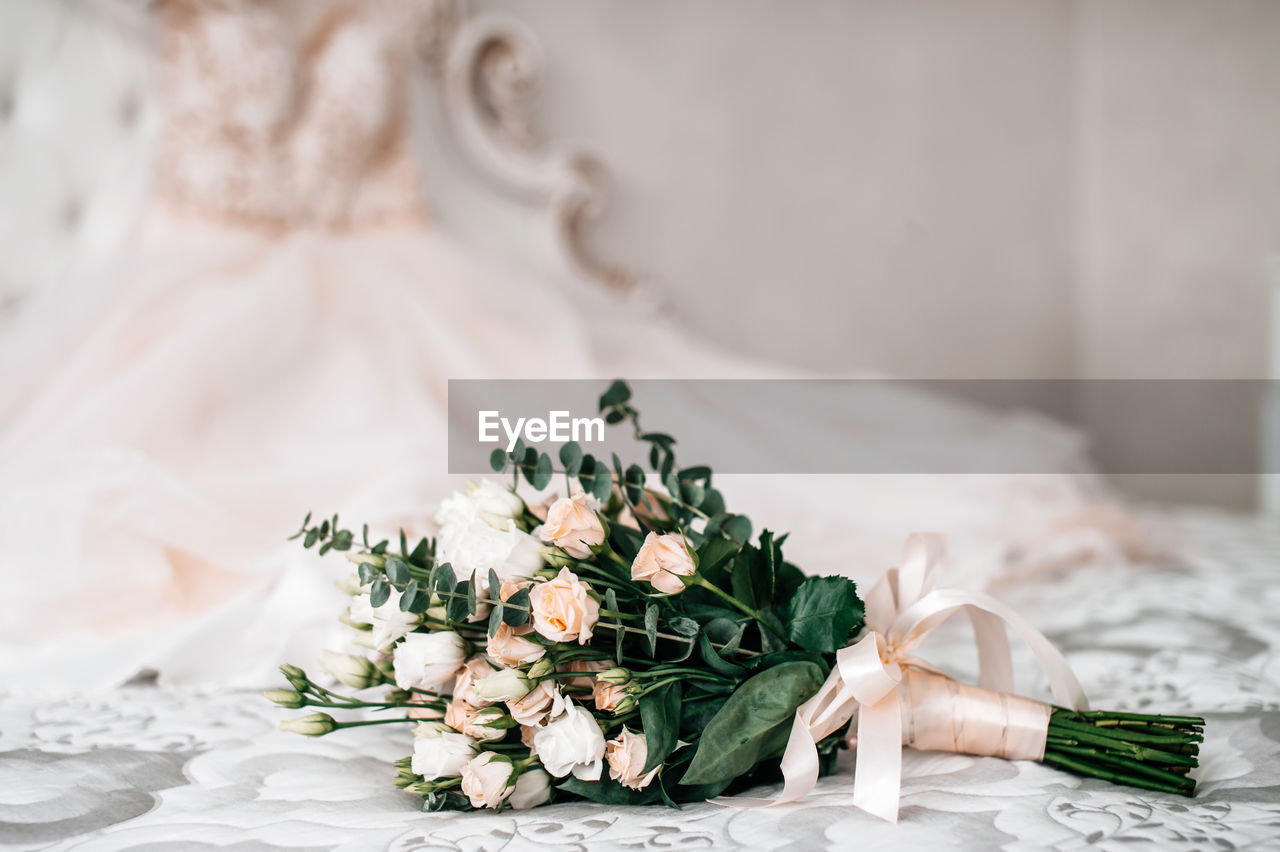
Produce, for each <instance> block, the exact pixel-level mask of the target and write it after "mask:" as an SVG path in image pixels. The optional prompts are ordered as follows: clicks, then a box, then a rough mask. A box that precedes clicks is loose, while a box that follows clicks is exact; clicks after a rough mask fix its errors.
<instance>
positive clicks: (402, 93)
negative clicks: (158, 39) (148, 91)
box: [157, 0, 424, 228]
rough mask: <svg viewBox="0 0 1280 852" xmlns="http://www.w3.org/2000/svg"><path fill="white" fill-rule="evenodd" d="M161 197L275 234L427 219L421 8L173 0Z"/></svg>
mask: <svg viewBox="0 0 1280 852" xmlns="http://www.w3.org/2000/svg"><path fill="white" fill-rule="evenodd" d="M162 10H163V11H162V21H163V24H162V26H163V30H162V49H161V74H162V80H161V84H162V89H163V92H164V100H165V108H166V111H165V125H164V129H163V131H162V137H161V145H160V157H159V165H158V172H157V197H158V199H159V201H160V202H161V204H162V205H164V206H165V207H166V208H169V209H172V210H176V211H179V212H181V213H184V214H190V215H195V216H199V217H206V218H213V219H220V220H229V221H234V222H239V223H243V224H252V225H260V226H267V227H282V228H288V227H297V226H327V227H352V226H363V225H370V224H381V223H388V222H399V221H405V220H412V219H419V218H421V217H423V215H424V203H423V199H422V189H421V182H420V180H419V173H418V170H417V168H416V166H415V163H414V161H413V157H412V153H411V146H410V142H409V132H408V129H409V114H408V106H409V97H410V84H411V74H412V71H413V68H414V58H415V45H416V44H418V43H420V42H419V41H418V38H419V36H420V34H421V26H422V21H421V17H422V16H421V12H420V10H421V4H420V3H418V2H415V0H372V2H369V0H366V2H359V3H356V2H342V1H341V0H170V2H167V3H165V4H164V5H163V6H162Z"/></svg>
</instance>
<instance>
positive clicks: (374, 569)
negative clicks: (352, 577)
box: [356, 562, 378, 586]
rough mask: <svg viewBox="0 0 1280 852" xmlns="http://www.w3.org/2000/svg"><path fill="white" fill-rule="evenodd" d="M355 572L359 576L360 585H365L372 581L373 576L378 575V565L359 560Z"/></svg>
mask: <svg viewBox="0 0 1280 852" xmlns="http://www.w3.org/2000/svg"><path fill="white" fill-rule="evenodd" d="M356 574H358V575H359V577H360V585H362V586H367V585H369V584H370V583H372V582H373V578H374V577H376V576H378V566H376V565H372V564H370V563H368V562H361V563H360V567H359V568H357V569H356Z"/></svg>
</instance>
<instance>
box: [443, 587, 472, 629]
mask: <svg viewBox="0 0 1280 852" xmlns="http://www.w3.org/2000/svg"><path fill="white" fill-rule="evenodd" d="M470 597H471V581H470V580H463V581H462V582H461V583H458V585H456V586H454V587H453V594H452V595H450V596H449V597H447V598H445V613H446V614H447V616H448V619H449V620H450V621H466V620H467V616H468V615H470V614H471V613H470V611H469V608H468V606H467V603H468V601H469V599H470Z"/></svg>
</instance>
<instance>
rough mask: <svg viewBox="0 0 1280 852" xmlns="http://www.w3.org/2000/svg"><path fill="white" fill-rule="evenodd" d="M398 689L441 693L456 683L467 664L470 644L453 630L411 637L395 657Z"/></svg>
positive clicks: (397, 648)
mask: <svg viewBox="0 0 1280 852" xmlns="http://www.w3.org/2000/svg"><path fill="white" fill-rule="evenodd" d="M392 660H393V665H394V667H395V673H396V686H398V687H400V688H401V689H437V688H439V687H440V686H443V685H444V684H446V683H449V682H450V681H451V680H453V678H454V676H455V675H457V673H458V669H460V668H462V665H463V664H464V663H465V662H466V661H467V642H466V640H465V639H463V638H462V637H461V636H459V635H458V634H457V633H454V632H453V631H452V630H441V631H437V632H435V633H410V634H409V635H408V636H406V637H404V641H403V642H401V643H400V644H399V645H397V646H396V649H395V652H394V653H393V655H392Z"/></svg>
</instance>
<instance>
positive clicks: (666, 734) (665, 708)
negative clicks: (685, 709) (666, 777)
mask: <svg viewBox="0 0 1280 852" xmlns="http://www.w3.org/2000/svg"><path fill="white" fill-rule="evenodd" d="M680 699H681V693H680V684H679V682H676V683H668V684H666V685H665V686H660V687H658V688H657V689H655V690H654V691H652V692H650V693H648V694H646V695H644V696H643V697H641V699H640V723H641V725H642V726H643V728H644V736H645V745H646V747H647V748H648V757H647V758H646V760H645V764H644V769H643V770H642V771H643V772H648V771H649V770H650V769H653V768H654V767H655V766H657V765H659V764H660V763H662V761H664V760H666V759H667V755H669V754H671V752H672V751H673V750H674V749H675V747H676V742H677V741H678V740H679V739H680Z"/></svg>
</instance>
